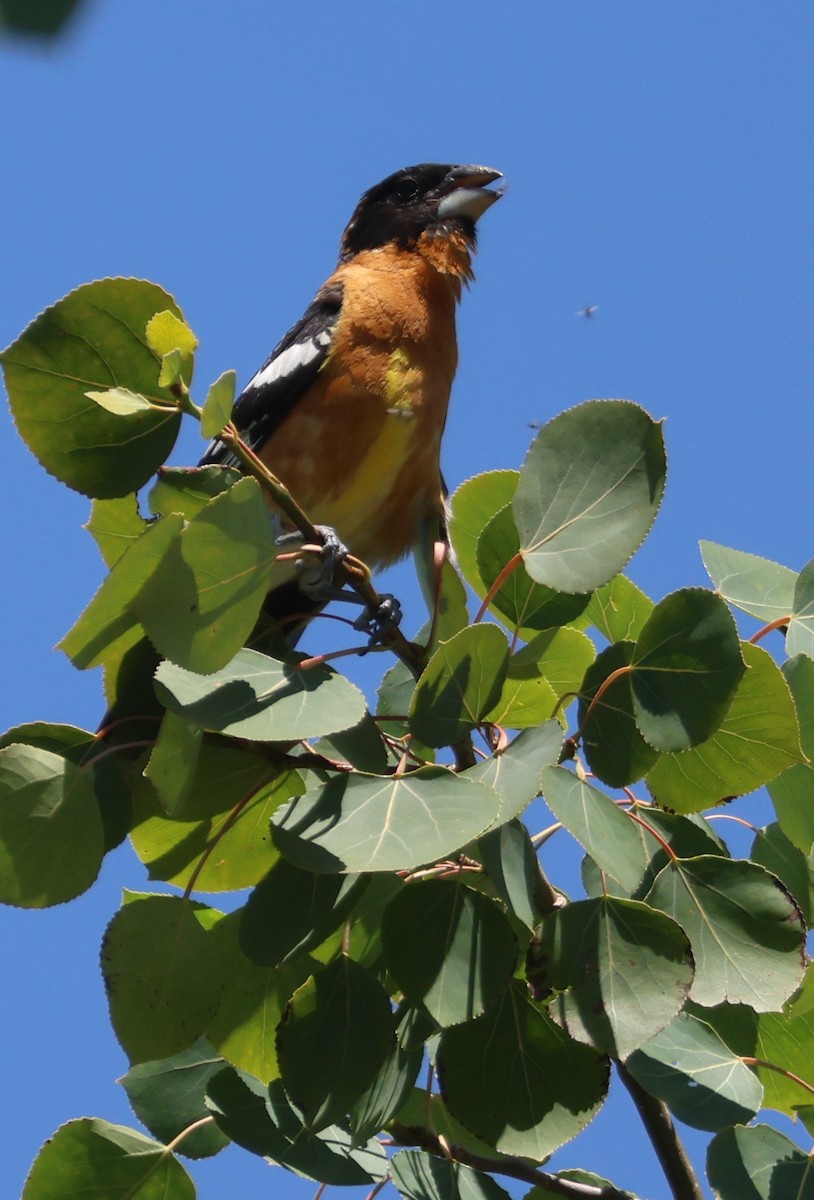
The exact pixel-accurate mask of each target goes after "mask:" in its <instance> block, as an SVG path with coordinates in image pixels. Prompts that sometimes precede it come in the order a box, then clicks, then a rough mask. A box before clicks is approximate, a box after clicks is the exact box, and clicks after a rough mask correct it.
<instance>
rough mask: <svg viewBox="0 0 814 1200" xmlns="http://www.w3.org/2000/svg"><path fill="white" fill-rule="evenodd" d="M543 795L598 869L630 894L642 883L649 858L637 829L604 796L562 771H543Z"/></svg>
mask: <svg viewBox="0 0 814 1200" xmlns="http://www.w3.org/2000/svg"><path fill="white" fill-rule="evenodd" d="M543 795H544V796H545V801H546V804H547V805H548V807H549V808H550V809H551V811H552V813H553V814H554V816H555V817H556V819H557V820H558V821H561V822H562V824H563V825H564V826H565V828H566V829H567V830H568V832H569V833H570V834H572V836H573V837H575V838H576V840H577V841H578V842H579V844H580V845H581V846H582V847H583V849H584V850H586V851H587V852H588V854H590V855H591V857H592V858H593V859H594V861H595V862H596V863H597V865H598V866H599V867H600V868H601V869H602V870H603V871H607V872H608V873H609V874H610V875H612V876H613V877H614V878H615V879H618V880H619V882H620V883H621V884H622V886H623V887H625V888H627V889H628V890H629V891H630V892H633V891H635V890H636V887H637V886H638V884H639V883H640V882H641V879H642V876H643V875H644V872H645V868H646V866H647V861H648V858H649V855H648V854H647V853H646V852H645V849H644V846H643V844H642V839H641V837H640V835H639V832H638V829H637V827H636V825H635V824H634V823H633V821H631V819H630V817H628V816H627V815H626V814H625V813H624V812H622V810H621V809H620V808H618V807H617V805H615V804H614V802H613V801H612V800H611V799H610V797H609V796H606V795H605V793H604V792H600V791H598V789H597V788H594V787H591V786H590V784H587V783H583V781H582V780H581V779H578V778H577V776H576V775H575V774H574V773H573V771H568V770H566V768H565V767H544V768H543Z"/></svg>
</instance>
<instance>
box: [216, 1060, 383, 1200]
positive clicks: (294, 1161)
mask: <svg viewBox="0 0 814 1200" xmlns="http://www.w3.org/2000/svg"><path fill="white" fill-rule="evenodd" d="M207 1105H208V1107H209V1110H210V1112H211V1113H212V1115H213V1116H214V1118H215V1120H216V1121H217V1123H218V1125H219V1126H220V1127H221V1129H222V1130H223V1131H224V1133H225V1134H226V1135H227V1136H228V1137H230V1138H231V1139H232V1140H233V1141H234V1142H237V1144H238V1145H239V1146H244V1147H245V1148H246V1149H247V1150H250V1151H251V1152H252V1153H253V1154H259V1155H262V1156H263V1157H264V1158H268V1159H271V1160H272V1162H276V1163H279V1164H280V1165H281V1166H284V1167H288V1168H289V1170H291V1171H296V1173H297V1174H298V1175H304V1176H305V1177H306V1178H307V1179H316V1180H319V1181H320V1182H322V1183H326V1184H336V1185H339V1186H342V1185H353V1184H362V1183H365V1184H368V1185H369V1184H371V1183H372V1182H373V1181H374V1180H376V1179H383V1178H384V1177H385V1175H386V1173H387V1159H386V1158H385V1156H384V1150H383V1149H382V1147H381V1146H380V1144H379V1143H378V1142H377V1141H376V1140H375V1139H371V1140H370V1141H369V1142H367V1143H366V1144H365V1145H363V1146H355V1145H354V1143H353V1141H352V1139H351V1135H350V1134H349V1133H348V1132H347V1131H346V1130H345V1129H343V1128H340V1127H339V1126H337V1125H331V1126H329V1127H328V1128H327V1129H324V1130H322V1131H321V1132H320V1133H318V1134H316V1136H314V1135H313V1134H311V1133H310V1132H309V1131H308V1130H307V1129H305V1128H304V1127H303V1125H302V1122H301V1121H300V1119H299V1118H298V1117H297V1115H296V1113H295V1112H294V1110H293V1109H292V1107H291V1105H290V1104H289V1102H288V1100H287V1099H286V1095H285V1092H284V1091H283V1087H282V1085H281V1084H280V1083H279V1081H278V1080H274V1081H272V1083H271V1084H270V1086H269V1088H268V1089H266V1088H265V1087H264V1086H263V1084H262V1083H260V1081H259V1080H257V1079H252V1077H251V1076H250V1075H245V1074H243V1073H242V1072H238V1071H232V1070H228V1069H227V1070H225V1071H221V1072H220V1073H219V1074H218V1075H216V1076H215V1077H214V1078H213V1079H212V1080H211V1081H210V1084H209V1092H208V1098H207Z"/></svg>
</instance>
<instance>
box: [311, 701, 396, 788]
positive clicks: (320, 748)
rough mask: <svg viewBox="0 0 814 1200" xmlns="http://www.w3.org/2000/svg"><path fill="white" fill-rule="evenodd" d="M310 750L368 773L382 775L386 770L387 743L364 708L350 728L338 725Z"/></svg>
mask: <svg viewBox="0 0 814 1200" xmlns="http://www.w3.org/2000/svg"><path fill="white" fill-rule="evenodd" d="M314 750H315V751H316V753H317V754H324V755H325V757H326V758H330V759H335V760H339V761H347V762H349V763H350V764H351V765H352V766H354V767H356V770H357V771H364V772H365V773H366V774H368V775H384V774H385V772H386V771H387V764H388V758H387V746H386V745H385V743H384V741H383V740H382V735H381V733H380V731H379V726H378V725H377V723H376V722H375V721H374V720H373V718H372V717H371V715H370V713H367V712H366V713H365V715H364V716H363V717H362V720H361V721H360V722H359V724H358V725H354V726H353V728H352V729H341V730H339V731H338V732H337V733H333V734H331V736H330V738H320V740H319V741H318V742H316V743H315V745H314Z"/></svg>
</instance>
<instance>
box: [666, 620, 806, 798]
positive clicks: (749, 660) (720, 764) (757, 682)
mask: <svg viewBox="0 0 814 1200" xmlns="http://www.w3.org/2000/svg"><path fill="white" fill-rule="evenodd" d="M741 650H742V652H743V657H744V661H745V662H746V666H747V668H748V669H747V671H746V673H745V674H744V675H743V677H742V678H741V681H740V683H739V684H738V688H737V691H736V692H735V695H734V697H733V700H732V703H731V704H730V706H729V709H728V711H727V713H726V716H725V717H724V719H723V721H722V722H721V725H720V728H719V729H718V730H717V732H716V733H714V734H713V735H712V737H710V738H707V740H706V741H704V742H701V743H699V745H697V746H693V747H692V749H690V750H684V751H683V752H681V753H679V754H664V755H662V757H661V758H660V759H659V761H658V762H657V763H656V765H655V766H654V767H653V769H652V770H651V771H650V772H649V773H648V775H647V786H648V788H649V789H650V793H651V795H652V796H653V799H654V800H656V801H657V802H658V803H659V804H662V805H664V806H665V807H666V808H670V809H672V810H673V811H675V812H679V813H688V812H701V811H702V810H703V809H705V808H710V807H712V805H714V804H720V803H721V801H723V800H728V799H731V798H732V797H733V796H742V795H745V794H746V793H747V792H753V791H754V790H755V789H756V788H759V787H762V786H763V785H764V784H766V783H769V782H771V780H772V779H774V778H776V776H777V775H779V774H780V772H781V771H785V770H786V769H788V768H789V767H791V766H793V765H794V764H795V763H799V762H801V761H802V751H801V749H800V739H799V736H798V732H797V717H796V714H795V710H794V701H793V699H792V696H791V693H790V691H789V688H788V685H787V683H786V681H785V679H784V678H783V674H782V672H781V671H780V669H779V668H778V667H777V665H776V664H775V662H774V660H773V659H772V658H771V656H770V655H768V654H767V653H766V651H765V650H762V649H761V648H760V647H759V646H753V645H751V644H750V643H749V642H742V643H741ZM812 665H814V664H812Z"/></svg>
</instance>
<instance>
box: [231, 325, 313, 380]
mask: <svg viewBox="0 0 814 1200" xmlns="http://www.w3.org/2000/svg"><path fill="white" fill-rule="evenodd" d="M330 340H331V335H330V334H329V333H328V334H326V333H320V334H317V336H316V337H315V338H308V339H307V340H306V341H304V342H295V343H294V345H293V346H289V347H288V348H287V349H286V350H283V352H282V353H281V354H278V355H277V356H276V357H275V358H273V359H272V360H271V362H268V363H266V365H265V366H264V367H261V368H260V370H259V371H258V372H257V374H256V375H254V376H252V378H251V379H250V380H249V382H248V383H247V384H246V391H248V390H249V388H261V387H266V386H267V385H268V384H270V383H275V382H276V381H277V380H279V379H285V377H286V376H287V375H292V374H293V373H294V372H295V371H296V370H298V369H299V368H300V367H306V366H307V365H308V363H309V362H313V360H314V359H315V358H316V357H317V355H318V354H320V353H321V352H322V347H323V346H326V345H327V344H328V342H330Z"/></svg>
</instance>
